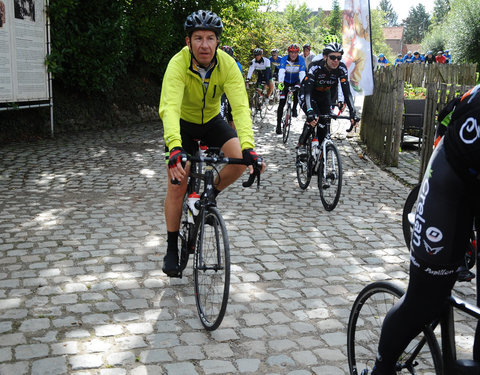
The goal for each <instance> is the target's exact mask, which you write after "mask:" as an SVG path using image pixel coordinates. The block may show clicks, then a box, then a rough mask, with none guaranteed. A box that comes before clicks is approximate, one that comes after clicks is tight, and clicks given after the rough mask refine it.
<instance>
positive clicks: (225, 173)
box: [215, 138, 246, 191]
mask: <svg viewBox="0 0 480 375" xmlns="http://www.w3.org/2000/svg"><path fill="white" fill-rule="evenodd" d="M222 151H223V153H224V154H225V156H226V157H228V158H238V159H241V158H242V157H243V156H242V149H241V147H240V141H239V139H238V138H231V139H229V140H228V141H227V142H225V144H224V145H223V146H222ZM245 168H246V166H245V165H241V164H240V165H235V164H228V165H226V166H225V167H224V168H223V169H222V170H221V171H220V174H219V176H218V177H217V179H216V180H215V188H216V189H217V190H219V191H222V190H223V189H225V188H226V187H227V186H229V185H230V184H232V183H234V182H235V181H236V180H237V179H238V178H239V177H240V176H241V175H242V174H243V172H244V171H245Z"/></svg>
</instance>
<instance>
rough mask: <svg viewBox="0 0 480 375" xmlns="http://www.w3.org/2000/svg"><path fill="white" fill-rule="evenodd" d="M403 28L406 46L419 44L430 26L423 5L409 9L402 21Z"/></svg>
mask: <svg viewBox="0 0 480 375" xmlns="http://www.w3.org/2000/svg"><path fill="white" fill-rule="evenodd" d="M403 22H404V26H405V41H406V42H407V43H408V44H411V43H420V42H421V41H422V39H423V38H424V36H425V34H426V32H427V30H428V27H429V26H430V16H429V15H428V13H427V12H426V10H425V6H424V5H423V4H418V5H417V7H416V8H414V7H411V8H410V11H409V12H408V16H407V19H405V20H403Z"/></svg>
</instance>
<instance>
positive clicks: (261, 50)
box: [253, 48, 263, 56]
mask: <svg viewBox="0 0 480 375" xmlns="http://www.w3.org/2000/svg"><path fill="white" fill-rule="evenodd" d="M253 55H254V56H260V55H263V49H261V48H255V49H254V50H253Z"/></svg>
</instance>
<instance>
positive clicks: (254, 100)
mask: <svg viewBox="0 0 480 375" xmlns="http://www.w3.org/2000/svg"><path fill="white" fill-rule="evenodd" d="M258 105H259V97H258V93H257V92H255V93H254V94H253V97H252V106H251V107H250V114H251V115H252V121H253V122H255V117H256V116H257V112H258Z"/></svg>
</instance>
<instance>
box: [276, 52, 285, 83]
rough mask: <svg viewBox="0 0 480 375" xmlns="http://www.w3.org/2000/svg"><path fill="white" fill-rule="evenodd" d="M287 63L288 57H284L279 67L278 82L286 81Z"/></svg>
mask: <svg viewBox="0 0 480 375" xmlns="http://www.w3.org/2000/svg"><path fill="white" fill-rule="evenodd" d="M286 65H287V59H286V58H285V57H282V59H281V60H280V66H279V69H278V82H283V81H285V68H286Z"/></svg>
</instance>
